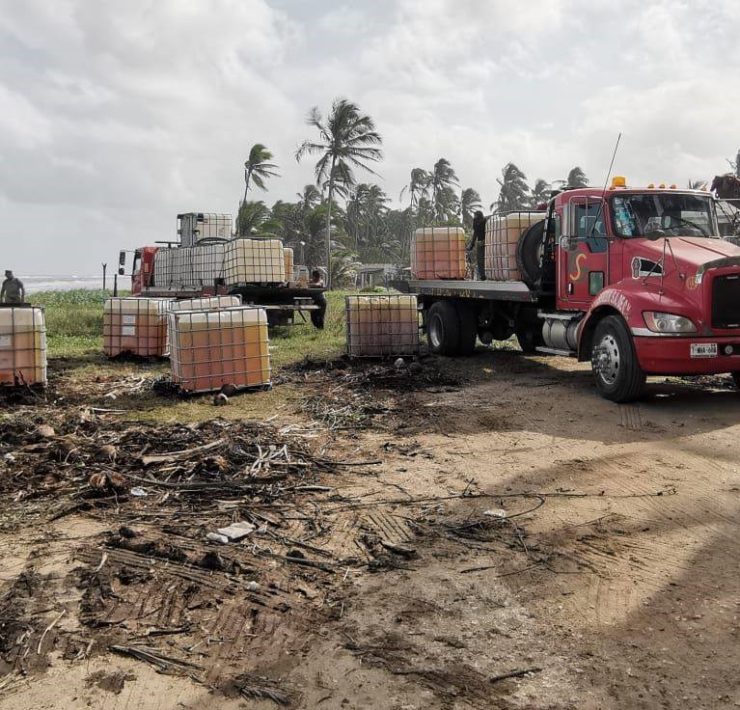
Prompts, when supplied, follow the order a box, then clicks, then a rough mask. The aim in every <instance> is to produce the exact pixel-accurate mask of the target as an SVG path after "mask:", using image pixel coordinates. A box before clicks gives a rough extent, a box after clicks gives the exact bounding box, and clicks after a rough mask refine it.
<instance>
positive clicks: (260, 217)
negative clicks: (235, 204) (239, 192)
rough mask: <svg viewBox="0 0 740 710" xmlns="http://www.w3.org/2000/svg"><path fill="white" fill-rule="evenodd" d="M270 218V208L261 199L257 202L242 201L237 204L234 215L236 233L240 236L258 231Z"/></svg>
mask: <svg viewBox="0 0 740 710" xmlns="http://www.w3.org/2000/svg"><path fill="white" fill-rule="evenodd" d="M269 218H270V208H269V207H267V206H266V205H265V203H264V202H262V200H260V201H258V202H254V201H252V202H247V201H244V202H242V203H241V205H240V206H239V213H238V214H237V216H236V233H237V234H238V235H239V236H240V237H245V236H248V235H249V234H254V233H255V232H257V231H259V230H260V229H261V228H262V226H263V225H264V224H265V222H267V220H268V219H269Z"/></svg>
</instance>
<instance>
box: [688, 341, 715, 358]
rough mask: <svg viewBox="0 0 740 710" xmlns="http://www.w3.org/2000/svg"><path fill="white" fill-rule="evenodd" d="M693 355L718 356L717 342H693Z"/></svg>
mask: <svg viewBox="0 0 740 710" xmlns="http://www.w3.org/2000/svg"><path fill="white" fill-rule="evenodd" d="M691 357H717V343H691Z"/></svg>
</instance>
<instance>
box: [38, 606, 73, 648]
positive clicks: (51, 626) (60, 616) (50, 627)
mask: <svg viewBox="0 0 740 710" xmlns="http://www.w3.org/2000/svg"><path fill="white" fill-rule="evenodd" d="M66 613H67V610H66V609H62V611H61V612H60V613H59V615H58V616H57V617H56V618H55V619H54V621H52V622H51V623H50V624H49V625H48V626H47V627H46V628H45V629H44V633H42V634H41V638H40V639H39V645H38V646H37V647H36V654H37V655H39V656H40V655H41V646H42V645H43V643H44V639H45V638H46V634H48V633H49V631H51V630H52V629H53V628H54V627H55V626H56V625H57V624H58V623H59V621H61V618H62V617H63V616H64V615H65V614H66Z"/></svg>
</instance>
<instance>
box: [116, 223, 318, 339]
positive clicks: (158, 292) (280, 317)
mask: <svg viewBox="0 0 740 710" xmlns="http://www.w3.org/2000/svg"><path fill="white" fill-rule="evenodd" d="M231 224H232V220H231V215H228V214H217V213H213V212H187V213H182V214H178V215H177V240H176V241H172V242H169V241H165V242H159V243H160V244H162V245H163V246H143V247H139V248H137V249H135V250H134V251H133V262H132V265H131V294H132V295H133V296H143V297H153V298H173V299H178V298H194V297H200V296H215V295H239V296H241V298H242V302H243V303H245V304H253V305H258V306H261V307H262V308H264V309H265V310H266V311H267V318H268V323H269V324H270V325H271V326H274V325H287V324H290V323H294V322H295V314H296V313H298V314H299V316H300V318H301V319H302V320H304V321H305V318H304V314H306V313H308V314H309V317H310V320H311V322H312V323H313V325H314V326H315V327H317V328H321V327H323V313H324V311H325V308H326V305H325V304H326V302H325V300H324V296H323V292H324V290H325V289H323V288H315V287H311V288H309V287H308V285H307V276H308V272H307V270H306V268H305V266H301V265H298V266H295V269H296V272H299V271H300V270H302V271H303V272H305V278H303V279H301V278H297V279H296V280H294V281H292V282H291V283H239V284H231V285H227V284H225V283H224V279H223V278H222V276H223V273H222V271H223V269H222V267H223V262H222V261H218V263H216V261H211V262H210V263H209V266H208V267H206V269H205V271H202V270H200V269H195V267H194V263H195V258H194V257H188V259H192V260H193V261H191V262H187V259H186V263H188V264H190V265H189V266H186V271H187V272H188V273H187V275H186V276H187V278H185V280H180V279H172V280H171V281H170V280H168V277H167V275H166V267H165V266H163V265H162V263H161V262H160V261H159V260H158V258H157V254H158V252H160V250H162V249H172V250H173V251H172V252H167V253H162V254H160V257H161V256H167V255H168V254H174V253H175V250H181V251H180V252H179V253H180V254H183V253H187V254H190V253H191V252H186V250H188V249H191V248H194V247H205V248H206V249H208V248H209V247H210V248H215V246H214V245H219V244H226V243H227V242H228V241H229V240H230V239H231V238H232V235H231ZM253 238H258V237H253ZM126 254H127V252H126V251H121V252H120V254H119V270H118V273H119V275H124V273H125V266H126ZM219 258H222V257H219ZM201 266H203V265H201ZM163 269H164V270H165V271H164V273H163ZM180 276H182V273H181V274H180Z"/></svg>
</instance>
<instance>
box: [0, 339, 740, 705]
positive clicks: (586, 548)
mask: <svg viewBox="0 0 740 710" xmlns="http://www.w3.org/2000/svg"><path fill="white" fill-rule="evenodd" d="M442 366H443V367H447V366H449V368H450V369H451V370H454V371H456V372H459V373H464V374H466V375H467V376H470V377H469V380H468V381H467V382H466V383H464V384H463V385H461V386H459V387H446V386H440V387H427V388H425V389H423V390H421V391H417V392H412V393H407V394H402V393H395V394H394V393H388V392H385V393H382V394H380V393H377V392H370V393H361V394H360V395H358V396H360V397H361V398H371V399H373V400H378V401H382V402H383V403H385V404H387V403H388V402H389V401H390V402H391V406H390V407H389V408H390V413H389V414H385V415H383V414H381V415H378V416H376V417H374V418H371V419H369V420H368V421H367V422H366V425H365V426H363V427H362V428H360V429H354V430H338V431H336V432H334V433H333V435H332V438H333V444H334V446H335V447H339V448H341V450H342V451H344V452H346V454H347V456H350V455H354V456H359V457H361V458H363V459H365V460H369V459H372V458H379V459H382V462H383V463H382V465H381V466H379V467H376V468H375V469H373V471H371V472H366V471H363V472H352V471H349V472H347V473H346V474H343V475H342V476H341V477H340V478H334V479H332V480H331V481H329V482H327V483H328V484H329V485H332V486H335V487H336V488H337V489H339V490H341V491H342V494H343V496H344V497H343V500H353V501H355V503H354V504H352V505H349V506H348V505H342V504H340V503H331V499H329V502H328V503H327V504H326V505H327V507H326V508H325V513H326V515H327V516H328V517H331V519H332V521H333V527H332V531H333V532H332V535H331V536H330V539H326V540H323V541H322V542H321V543H316V544H317V545H318V544H321V545H322V546H323V547H324V548H325V550H326V551H328V553H329V552H330V553H331V554H333V555H334V556H335V557H336V558H337V559H339V558H348V557H349V556H350V555H351V554H352V553H351V550H353V549H354V550H355V553H357V557H358V558H359V559H358V560H356V561H355V563H354V564H348V565H345V566H344V567H343V568H342V569H341V571H340V572H338V573H337V574H335V575H334V577H333V578H332V579H335V580H336V581H335V582H332V584H333V585H334V588H335V592H334V593H326V592H322V593H321V594H320V595H319V596H318V599H316V598H315V597H316V594H314V592H312V591H311V585H310V581H311V580H310V579H309V581H308V582H305V580H304V582H305V584H306V585H308V589H304V590H303V596H304V597H305V598H306V603H305V606H304V607H301V608H298V609H297V610H295V611H291V612H290V613H289V614H287V615H285V616H284V617H280V618H279V619H278V618H277V615H276V617H275V618H276V620H275V621H274V622H270V623H262V625H261V626H259V627H253V633H252V634H251V637H252V638H253V641H252V642H251V643H249V644H245V643H241V642H240V643H241V645H240V646H239V647H238V653H236V652H235V654H236V655H235V656H234V657H229V660H228V663H230V664H231V667H236V668H238V667H239V664H240V663H241V664H244V665H249V667H250V670H251V671H252V672H256V673H257V674H258V675H259V677H261V678H268V679H270V682H275V683H276V684H277V685H278V686H279V687H281V688H283V689H288V690H289V691H290V692H289V699H288V700H286V702H287V703H288V704H289V705H290V706H292V707H301V708H322V709H323V708H326V709H329V708H332V709H333V708H336V709H340V710H349V709H351V708H393V709H396V710H412V709H418V710H422V708H423V709H432V708H455V709H457V708H459V709H462V708H522V709H524V708H532V709H538V710H539V709H542V710H544V709H545V708H553V709H554V708H603V709H604V710H611V709H617V708H620V709H621V708H685V707H691V708H733V707H740V684H739V683H738V674H737V669H738V668H739V667H740V620H739V615H740V581H739V573H740V548H739V546H738V527H739V525H740V399H739V398H738V395H737V393H736V392H735V391H734V390H732V389H731V388H730V386H729V382H725V381H723V380H721V379H717V380H713V381H710V382H708V383H707V382H705V383H702V384H701V385H700V384H697V383H686V384H678V383H652V384H651V386H650V393H649V396H648V397H647V398H646V399H645V400H644V401H643V402H641V403H639V404H634V405H621V406H620V405H614V404H611V403H609V402H606V401H605V400H602V399H601V398H600V397H599V396H598V395H597V394H596V392H595V391H594V390H593V389H592V386H591V382H590V374H589V373H588V371H587V369H586V368H584V367H583V366H580V365H577V364H576V363H573V362H571V361H569V360H565V359H561V358H532V357H528V358H527V357H524V356H522V355H520V354H519V353H515V352H498V353H494V352H491V351H486V350H481V351H479V352H478V353H477V354H476V355H475V356H474V357H473V358H471V359H470V360H468V361H466V362H465V363H464V364H461V363H459V362H454V363H453V362H452V361H450V362H448V363H445V362H444V361H443V363H442ZM463 492H465V493H466V495H465V497H462V498H461V497H460V494H461V493H463ZM422 499H427V500H422ZM360 503H362V504H363V505H365V504H367V506H366V507H360ZM332 506H333V507H332ZM104 527H105V524H104V522H101V521H99V520H91V519H89V518H86V517H85V516H84V515H80V516H71V517H67V518H64V519H62V520H59V521H57V522H55V523H53V524H52V525H50V526H49V527H48V528H46V529H44V530H43V531H42V530H38V529H34V528H27V529H24V530H22V531H20V532H18V531H16V532H14V533H12V534H5V535H3V536H0V549H1V550H2V554H3V565H2V575H1V583H2V585H4V586H3V589H2V591H3V592H4V591H5V589H7V587H8V585H10V584H12V583H14V581H17V577H18V575H19V574H20V573H21V572H22V571H23V570H24V569H28V567H29V565H34V568H35V569H36V570H37V571H38V570H40V571H42V572H44V573H47V574H48V576H49V579H51V580H54V579H56V580H59V581H58V585H59V589H58V590H57V591H56V592H55V594H56V598H57V601H58V599H60V598H62V599H63V600H64V604H65V608H66V609H69V613H67V614H65V616H64V617H63V618H62V619H61V620H60V621H59V622H58V628H56V629H55V630H54V632H53V634H50V636H53V635H54V634H56V633H57V631H59V633H62V632H63V631H65V628H66V630H67V631H68V632H69V633H70V634H74V633H77V632H78V631H79V621H78V620H77V619H76V618H75V613H74V609H75V606H76V605H79V594H80V593H79V592H75V590H74V589H71V588H70V587H69V586H65V585H64V584H63V583H62V582H63V580H64V578H65V575H68V574H69V571H70V570H71V569H72V568H73V567H74V566H75V565H78V564H79V555H77V558H76V559H77V561H75V552H74V550H75V549H76V548H77V546H78V544H79V541H80V540H81V539H83V538H88V537H91V536H94V535H96V534H98V533H100V532H101V531H102V529H103V528H104ZM358 530H359V531H361V532H362V535H360V536H359V537H358ZM342 531H345V532H342ZM295 534H296V535H297V534H298V533H297V532H296V533H295ZM50 535H51V537H50ZM358 540H361V541H362V545H361V546H360V545H359V543H358ZM379 540H382V541H383V543H384V544H386V545H390V547H391V548H392V550H393V554H391V555H390V556H388V555H382V554H380V555H379V554H369V553H368V552H367V550H368V549H370V550H372V549H373V545H375V547H377V544H376V543H378V541H379ZM360 548H361V552H362V554H360V553H359V552H357V550H359V549H360ZM378 549H379V548H378ZM328 553H327V554H328ZM363 555H364V557H363ZM83 557H84V555H83ZM94 561H95V560H91V561H90V564H92V563H93V562H94ZM52 572H56V574H51V573H52ZM51 583H52V584H53V582H51ZM319 583H320V580H319V579H318V578H316V579H315V580H314V587H315V588H317V589H318V588H319ZM322 584H324V583H322ZM325 586H326V585H325V584H324V587H325ZM322 588H323V587H322ZM75 594H77V597H76V596H75ZM47 597H48V594H47ZM311 600H313V601H311ZM327 604H328V605H329V606H330V613H326V612H327ZM320 607H321V608H320ZM142 608H144V607H142ZM294 608H295V607H294ZM43 611H47V610H39V613H42V612H43ZM222 615H223V614H222ZM288 617H290V619H291V620H290V621H289V622H287V621H285V619H286V618H288ZM45 618H47V617H45ZM48 618H50V619H53V618H54V616H53V615H52V616H51V617H48ZM219 618H221V617H219ZM268 618H271V617H269V615H268ZM224 623H226V622H224ZM226 626H228V624H226ZM80 633H81V632H80ZM247 635H249V634H247ZM222 636H223V637H225V636H228V633H227V632H225V631H224V632H222ZM42 641H43V639H42ZM47 641H48V639H47ZM171 643H172V644H173V645H172V648H173V649H174V648H175V646H174V643H175V642H174V641H172V642H171ZM222 643H225V642H223V641H222ZM234 648H236V646H234ZM232 650H233V649H232ZM57 651H59V652H57ZM217 655H218V654H217ZM223 659H224V660H223V663H224V664H226V663H227V660H226V659H227V654H226V652H225V651H224V652H223ZM255 669H257V670H255ZM510 674H511V677H503V676H509V675H510ZM1 677H2V676H0V678H1ZM209 677H210V676H209ZM212 677H213V678H216V677H217V676H216V675H213V676H212ZM214 687H215V689H214ZM206 705H207V706H208V707H218V708H237V707H241V708H270V707H276V706H277V705H276V702H275V700H269V699H262V700H248V699H245V698H240V697H233V693H232V694H230V693H229V692H227V691H226V690H224V688H223V687H218V684H217V683H215V682H214V685H211V686H207V685H204V684H203V683H202V682H198V683H196V682H194V681H193V680H191V679H189V678H188V677H186V675H185V676H183V675H182V674H181V675H174V676H173V675H167V674H162V673H157V672H156V670H155V669H154V668H153V667H152V666H151V665H149V664H146V663H142V662H139V661H137V660H134V659H131V658H127V657H121V656H117V655H114V654H111V653H104V652H102V651H100V652H99V653H97V654H96V653H94V652H93V653H90V654H83V656H82V657H81V658H78V659H77V660H75V659H72V660H70V659H69V657H68V656H67V657H62V653H61V650H60V649H56V648H51V649H50V651H49V653H48V654H47V655H46V656H45V658H44V667H43V668H39V669H36V670H35V671H34V672H33V673H31V674H30V675H29V676H28V677H25V678H24V677H20V676H16V675H7V676H5V677H4V680H1V681H0V710H6V709H7V710H11V709H12V710H18V709H19V708H55V709H56V708H59V709H61V708H70V709H75V710H76V709H77V708H89V707H93V708H96V707H106V708H115V709H116V710H124V709H125V710H145V709H146V710H148V709H149V708H157V709H158V710H160V709H161V710H165V709H169V708H173V709H174V708H199V707H205V706H206Z"/></svg>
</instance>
